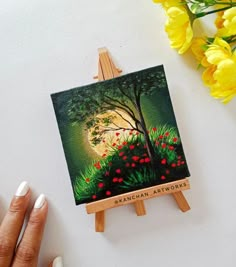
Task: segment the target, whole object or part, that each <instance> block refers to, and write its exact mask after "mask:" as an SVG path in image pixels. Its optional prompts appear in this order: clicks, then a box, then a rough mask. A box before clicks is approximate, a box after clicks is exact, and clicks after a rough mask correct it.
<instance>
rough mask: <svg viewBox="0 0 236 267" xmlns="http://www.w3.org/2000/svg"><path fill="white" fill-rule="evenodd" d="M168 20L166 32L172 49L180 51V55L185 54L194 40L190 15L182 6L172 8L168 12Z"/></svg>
mask: <svg viewBox="0 0 236 267" xmlns="http://www.w3.org/2000/svg"><path fill="white" fill-rule="evenodd" d="M166 13H167V15H168V20H167V22H166V26H165V30H166V32H167V34H168V37H169V39H170V45H171V47H172V48H176V49H179V50H178V52H179V54H183V53H184V52H186V51H187V50H188V48H189V47H190V45H191V41H192V38H193V30H192V26H191V22H190V18H189V15H188V13H187V11H186V9H185V8H184V7H182V6H179V7H170V8H168V9H167V10H166Z"/></svg>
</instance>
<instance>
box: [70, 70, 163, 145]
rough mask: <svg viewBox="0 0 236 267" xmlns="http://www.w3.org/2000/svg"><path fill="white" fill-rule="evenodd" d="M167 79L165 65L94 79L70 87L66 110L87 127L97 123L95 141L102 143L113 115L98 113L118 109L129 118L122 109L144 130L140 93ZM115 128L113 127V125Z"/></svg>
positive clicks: (157, 87) (151, 90)
mask: <svg viewBox="0 0 236 267" xmlns="http://www.w3.org/2000/svg"><path fill="white" fill-rule="evenodd" d="M166 87H167V84H166V79H165V74H164V71H163V67H162V66H158V67H155V68H150V69H146V70H144V71H142V72H136V73H132V74H130V75H129V74H128V75H124V76H121V77H118V78H116V79H113V80H108V81H104V82H99V83H95V84H94V85H88V86H84V87H80V88H77V89H74V90H72V91H71V96H70V98H69V100H68V101H67V114H68V117H69V119H70V121H71V123H72V125H75V124H77V123H81V122H85V123H86V127H87V129H91V128H93V127H95V126H96V125H99V126H100V128H99V129H97V130H96V131H94V132H93V133H94V135H93V136H94V140H92V142H93V144H94V145H96V144H99V142H100V141H101V140H102V136H103V135H104V134H105V132H106V131H108V130H109V129H108V128H104V127H103V128H102V127H101V125H103V126H110V125H111V124H112V122H113V120H114V118H115V117H114V116H109V115H107V116H105V117H102V118H98V117H97V115H98V114H105V113H106V112H108V111H115V112H116V113H117V116H119V117H120V118H122V119H123V120H124V121H126V122H128V121H127V120H126V119H125V118H124V117H123V116H122V115H121V114H120V113H119V112H120V111H122V112H123V113H125V114H126V115H127V116H129V117H130V120H129V121H134V123H135V125H131V124H130V127H131V128H133V129H135V130H139V131H140V132H143V131H145V130H146V129H144V125H143V123H141V119H140V113H142V107H141V97H142V96H144V95H146V96H151V95H153V94H154V93H155V92H156V91H157V90H160V89H162V88H166ZM113 128H116V129H119V128H120V126H119V125H115V126H114V124H113ZM110 130H114V129H110Z"/></svg>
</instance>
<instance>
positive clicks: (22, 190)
mask: <svg viewBox="0 0 236 267" xmlns="http://www.w3.org/2000/svg"><path fill="white" fill-rule="evenodd" d="M28 191H29V184H28V183H27V182H26V181H24V182H22V183H21V184H20V185H19V186H18V188H17V190H16V193H15V196H17V197H23V196H25V195H26V194H27V192H28Z"/></svg>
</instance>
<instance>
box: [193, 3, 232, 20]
mask: <svg viewBox="0 0 236 267" xmlns="http://www.w3.org/2000/svg"><path fill="white" fill-rule="evenodd" d="M229 8H231V6H230V7H229V6H227V7H223V8H219V9H216V10H212V11H208V12H201V13H198V14H196V16H197V18H201V17H204V16H206V15H209V14H213V13H216V12H219V11H223V10H226V9H229Z"/></svg>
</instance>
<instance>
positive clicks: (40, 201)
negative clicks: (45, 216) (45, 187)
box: [34, 194, 46, 209]
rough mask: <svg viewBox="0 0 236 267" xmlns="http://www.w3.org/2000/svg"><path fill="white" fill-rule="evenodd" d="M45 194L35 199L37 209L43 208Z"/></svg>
mask: <svg viewBox="0 0 236 267" xmlns="http://www.w3.org/2000/svg"><path fill="white" fill-rule="evenodd" d="M45 199H46V198H45V195H44V194H41V195H40V196H39V197H38V198H37V199H36V201H35V204H34V208H35V209H40V208H42V206H43V204H44V202H45Z"/></svg>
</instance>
